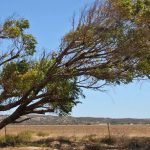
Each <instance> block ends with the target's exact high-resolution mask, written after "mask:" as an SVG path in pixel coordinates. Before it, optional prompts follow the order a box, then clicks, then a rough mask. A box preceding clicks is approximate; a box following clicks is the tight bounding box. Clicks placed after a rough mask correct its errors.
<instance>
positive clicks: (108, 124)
mask: <svg viewBox="0 0 150 150" xmlns="http://www.w3.org/2000/svg"><path fill="white" fill-rule="evenodd" d="M107 128H108V136H109V139H111V135H110V123H107Z"/></svg>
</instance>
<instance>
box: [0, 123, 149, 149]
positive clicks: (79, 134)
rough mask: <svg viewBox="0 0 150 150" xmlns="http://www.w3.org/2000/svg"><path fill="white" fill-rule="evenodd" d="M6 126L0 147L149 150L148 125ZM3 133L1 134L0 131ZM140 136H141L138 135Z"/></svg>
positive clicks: (0, 140) (0, 139)
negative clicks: (109, 133)
mask: <svg viewBox="0 0 150 150" xmlns="http://www.w3.org/2000/svg"><path fill="white" fill-rule="evenodd" d="M110 132H111V138H109V137H108V130H107V126H105V125H95V126H94V125H89V126H86V125H78V126H74V125H73V126H71V125H67V126H62V125H61V126H20V125H18V126H8V127H7V134H8V135H7V136H6V138H5V137H4V136H2V134H3V133H4V132H3V131H0V135H1V137H0V147H3V146H6V147H7V146H37V147H46V148H52V149H56V148H57V149H61V150H67V149H68V150H70V149H71V148H72V147H74V148H76V149H77V150H80V149H84V150H99V149H100V150H105V149H110V150H111V149H126V150H131V149H133V150H138V149H144V150H149V149H150V138H149V137H148V136H150V126H149V125H111V126H110ZM1 133H2V134H1ZM141 136H142V137H141Z"/></svg>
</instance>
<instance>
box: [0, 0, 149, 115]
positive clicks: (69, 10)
mask: <svg viewBox="0 0 150 150" xmlns="http://www.w3.org/2000/svg"><path fill="white" fill-rule="evenodd" d="M93 1H94V0H13V1H11V0H1V5H0V11H1V15H0V22H3V21H4V20H5V19H6V18H7V17H9V16H11V15H13V14H14V15H15V16H16V17H23V18H26V19H28V20H29V21H30V25H31V27H30V29H29V30H28V31H29V32H30V33H32V34H33V35H34V36H35V37H36V38H37V40H38V48H37V49H38V53H40V51H42V49H46V50H47V51H50V50H55V49H58V47H59V43H60V40H61V37H62V36H63V35H64V34H65V33H67V32H68V31H69V30H70V27H71V17H72V16H73V14H74V13H75V12H76V13H78V12H79V11H80V10H81V9H82V8H83V7H84V6H85V5H86V4H90V3H92V2H93ZM149 89H150V81H141V82H135V83H132V84H129V85H121V86H116V87H106V90H107V92H104V93H103V92H98V91H91V90H84V94H85V95H86V98H85V99H81V101H82V104H79V105H78V106H77V107H75V108H74V109H73V112H72V115H73V116H91V117H112V118H131V117H132V118H150V92H149Z"/></svg>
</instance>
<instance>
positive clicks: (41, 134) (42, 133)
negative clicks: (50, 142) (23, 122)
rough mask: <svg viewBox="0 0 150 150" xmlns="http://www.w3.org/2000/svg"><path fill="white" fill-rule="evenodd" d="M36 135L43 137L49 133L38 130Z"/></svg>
mask: <svg viewBox="0 0 150 150" xmlns="http://www.w3.org/2000/svg"><path fill="white" fill-rule="evenodd" d="M36 135H37V136H41V137H45V136H49V133H46V132H42V131H39V132H38V133H37V134H36Z"/></svg>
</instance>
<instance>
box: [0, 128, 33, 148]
mask: <svg viewBox="0 0 150 150" xmlns="http://www.w3.org/2000/svg"><path fill="white" fill-rule="evenodd" d="M31 139H32V132H30V131H24V132H21V133H19V134H17V135H6V136H1V137H0V145H1V146H14V145H19V144H27V143H28V142H30V141H31Z"/></svg>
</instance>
